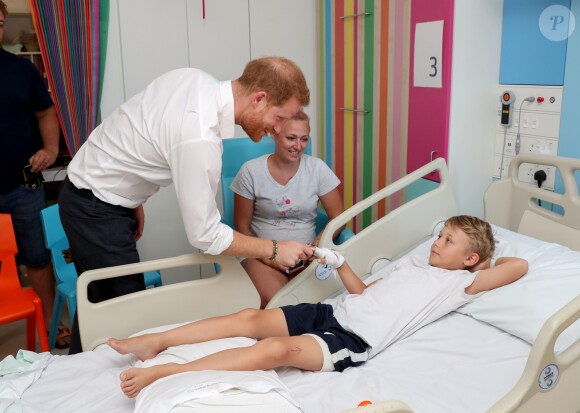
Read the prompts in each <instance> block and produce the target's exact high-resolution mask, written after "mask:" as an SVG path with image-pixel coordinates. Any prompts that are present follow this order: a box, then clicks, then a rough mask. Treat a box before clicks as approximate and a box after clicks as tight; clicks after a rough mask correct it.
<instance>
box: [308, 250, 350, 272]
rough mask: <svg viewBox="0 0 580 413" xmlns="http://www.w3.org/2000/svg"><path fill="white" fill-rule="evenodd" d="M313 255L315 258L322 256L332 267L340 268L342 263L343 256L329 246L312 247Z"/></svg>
mask: <svg viewBox="0 0 580 413" xmlns="http://www.w3.org/2000/svg"><path fill="white" fill-rule="evenodd" d="M314 256H316V257H317V258H324V259H325V260H326V265H329V266H331V267H332V268H340V267H341V266H342V264H344V257H343V256H342V254H340V253H339V252H338V251H335V250H331V249H330V248H319V247H316V248H315V249H314Z"/></svg>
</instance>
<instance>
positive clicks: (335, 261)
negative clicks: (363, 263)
mask: <svg viewBox="0 0 580 413" xmlns="http://www.w3.org/2000/svg"><path fill="white" fill-rule="evenodd" d="M314 255H315V256H316V257H318V258H319V260H318V261H319V262H321V263H323V264H327V265H329V266H331V267H333V268H335V269H336V270H337V271H338V275H339V276H340V280H341V281H342V284H343V285H344V287H345V288H346V290H347V291H348V292H349V293H350V294H360V293H362V292H363V291H364V290H365V289H366V288H367V285H366V284H365V283H364V282H362V280H361V279H360V278H359V277H358V276H357V275H356V274H355V273H354V271H353V270H352V269H351V268H350V265H348V263H347V262H346V260H345V259H344V257H343V256H342V254H340V253H339V252H338V251H335V250H331V249H329V248H318V247H317V248H315V249H314Z"/></svg>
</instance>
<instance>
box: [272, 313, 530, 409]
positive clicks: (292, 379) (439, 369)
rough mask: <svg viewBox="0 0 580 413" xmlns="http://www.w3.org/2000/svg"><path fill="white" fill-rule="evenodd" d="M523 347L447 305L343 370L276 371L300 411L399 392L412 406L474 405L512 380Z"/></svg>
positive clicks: (484, 404) (488, 401) (485, 405)
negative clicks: (379, 350)
mask: <svg viewBox="0 0 580 413" xmlns="http://www.w3.org/2000/svg"><path fill="white" fill-rule="evenodd" d="M530 349H531V346H530V345H529V344H528V343H526V342H525V341H523V340H520V339H518V338H517V337H514V336H512V335H510V334H508V333H505V332H503V331H501V330H499V329H497V328H495V327H492V326H490V325H488V324H485V323H482V322H479V321H477V320H474V319H472V318H471V317H469V316H465V315H462V314H458V313H451V314H449V315H447V316H445V317H443V318H441V319H439V320H438V321H436V322H434V323H432V324H430V325H428V326H426V327H424V328H422V329H421V330H419V331H417V332H416V333H414V334H413V335H411V336H410V337H407V338H406V339H404V340H401V341H400V342H398V343H395V344H393V345H392V346H390V347H389V348H387V349H386V350H385V351H383V352H382V353H380V354H378V355H377V356H376V357H374V358H373V359H371V360H370V361H368V362H367V363H365V364H364V365H362V366H360V367H357V368H350V369H347V370H346V371H344V372H343V373H336V372H332V373H312V372H302V371H298V370H295V369H288V368H286V369H279V370H278V374H279V376H280V378H281V379H282V381H283V382H284V383H285V384H286V385H287V386H288V388H289V389H290V391H291V393H292V395H293V396H294V398H295V399H296V401H297V402H298V403H299V404H300V406H301V407H302V409H303V410H304V412H307V413H310V412H312V413H315V412H318V413H337V412H340V411H344V410H346V409H349V408H353V407H356V406H357V405H358V404H359V403H360V402H361V401H363V400H370V401H372V402H379V401H382V400H402V401H404V402H405V403H407V404H408V405H409V406H410V407H411V408H412V409H413V411H414V412H415V413H481V412H485V411H486V410H487V409H489V408H490V407H491V406H492V405H493V404H494V403H495V402H497V401H498V400H499V399H500V398H501V397H502V396H503V395H504V394H505V393H506V392H507V391H508V390H509V389H511V388H512V387H513V385H514V384H515V383H516V382H517V380H518V379H519V377H520V375H521V373H522V371H523V369H524V366H525V363H526V360H527V357H528V355H529V352H530ZM508 354H509V356H508Z"/></svg>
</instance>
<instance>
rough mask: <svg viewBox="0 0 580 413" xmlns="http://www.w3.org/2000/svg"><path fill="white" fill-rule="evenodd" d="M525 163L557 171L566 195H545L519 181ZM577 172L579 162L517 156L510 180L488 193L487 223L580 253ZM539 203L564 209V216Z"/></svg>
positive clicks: (503, 181)
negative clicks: (544, 166)
mask: <svg viewBox="0 0 580 413" xmlns="http://www.w3.org/2000/svg"><path fill="white" fill-rule="evenodd" d="M524 163H531V164H540V165H548V166H552V167H554V168H557V169H558V171H559V172H560V175H561V176H562V181H563V183H564V193H563V194H558V193H555V192H552V191H546V190H543V189H540V188H538V187H537V186H536V185H530V184H528V183H525V182H522V181H520V180H519V179H518V171H519V169H520V166H521V165H522V164H524ZM578 170H580V159H574V158H562V157H557V156H547V155H535V154H526V155H518V156H516V157H515V158H514V159H513V160H512V161H511V164H510V169H509V175H508V177H507V178H506V179H502V180H499V181H495V182H494V183H492V184H491V185H490V186H489V188H488V189H487V191H486V193H485V196H484V205H485V218H486V220H488V221H489V222H491V223H493V224H496V225H499V226H501V227H504V228H508V229H510V230H512V231H517V232H519V233H522V234H525V235H529V236H531V237H534V238H539V239H541V240H544V241H547V242H556V243H558V244H562V245H566V246H567V247H569V248H572V249H574V250H577V251H580V197H579V196H578V184H577V182H576V180H575V179H574V172H575V171H578ZM538 199H539V200H542V201H545V202H550V203H553V204H556V205H559V206H561V207H562V208H563V209H564V215H560V214H557V213H555V212H552V211H550V210H548V209H546V208H543V207H541V206H539V205H538V203H537V201H536V200H538Z"/></svg>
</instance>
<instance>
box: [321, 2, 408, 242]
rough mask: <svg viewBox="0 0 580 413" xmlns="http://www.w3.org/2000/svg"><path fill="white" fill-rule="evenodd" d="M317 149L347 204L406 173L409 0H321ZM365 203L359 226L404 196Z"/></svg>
mask: <svg viewBox="0 0 580 413" xmlns="http://www.w3.org/2000/svg"><path fill="white" fill-rule="evenodd" d="M318 9H319V28H320V32H319V39H320V55H319V62H320V69H321V71H320V83H319V84H320V90H319V93H320V97H321V105H320V122H319V125H320V130H319V136H320V137H321V139H320V148H319V149H320V152H319V153H320V154H321V157H322V158H323V159H324V160H325V161H326V162H327V163H328V165H329V166H330V167H331V168H332V169H333V170H334V172H335V173H336V175H337V176H338V177H339V178H340V180H341V181H342V185H343V187H342V192H343V194H344V198H345V208H348V207H350V206H352V205H353V204H354V203H356V202H358V201H360V200H362V199H364V198H366V197H368V196H369V195H371V194H372V193H374V192H376V191H377V190H379V189H381V188H384V187H385V186H386V185H388V184H390V183H391V182H394V181H396V180H397V179H399V178H400V177H402V176H404V175H405V174H406V159H407V119H408V101H409V53H410V27H411V23H410V22H411V19H410V16H411V0H319V3H318ZM404 198H405V194H404V193H401V194H398V195H397V196H394V197H391V199H389V200H387V201H386V202H382V203H380V204H379V205H378V206H376V207H374V208H373V209H372V210H368V211H365V212H364V213H363V214H362V216H361V217H358V218H357V219H356V220H355V222H354V223H353V229H354V230H355V231H356V230H357V229H362V228H364V227H366V226H368V225H369V224H370V223H371V222H373V221H374V220H376V219H378V218H380V217H382V216H384V214H386V213H387V212H388V211H390V210H391V209H393V208H395V207H396V206H398V205H400V204H402V203H403V202H404Z"/></svg>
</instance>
